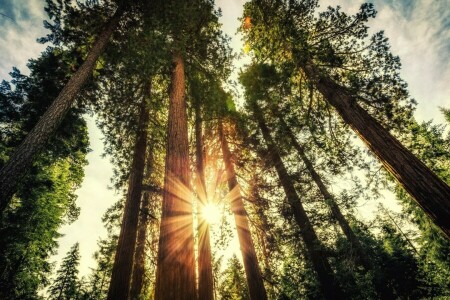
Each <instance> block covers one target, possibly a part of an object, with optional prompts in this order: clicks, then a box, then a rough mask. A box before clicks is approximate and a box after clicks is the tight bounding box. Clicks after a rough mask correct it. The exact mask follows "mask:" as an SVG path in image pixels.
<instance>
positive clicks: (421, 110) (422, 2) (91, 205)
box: [0, 0, 450, 274]
mask: <svg viewBox="0 0 450 300" xmlns="http://www.w3.org/2000/svg"><path fill="white" fill-rule="evenodd" d="M244 2H245V1H241V0H220V1H217V4H218V6H220V7H221V8H222V12H223V17H222V20H221V21H222V23H223V24H224V31H225V32H226V33H227V34H228V35H230V36H231V37H232V46H233V47H234V49H235V51H240V50H241V49H242V44H241V42H240V38H239V37H238V36H235V33H236V29H237V27H238V26H239V23H238V21H237V18H238V17H240V16H241V13H242V4H243V3H244ZM371 2H373V3H374V4H375V7H376V9H377V10H378V16H377V18H376V19H375V20H371V21H370V23H369V24H370V26H371V31H372V32H375V31H379V30H385V32H386V35H387V36H388V37H389V38H390V42H391V45H392V52H393V53H394V54H396V55H399V56H400V58H401V61H402V64H403V68H402V71H401V74H402V76H403V78H404V79H405V80H406V82H408V84H409V90H410V93H411V95H412V97H414V98H415V99H416V100H417V101H418V103H419V105H418V109H417V112H416V117H417V119H418V120H420V121H425V120H430V119H434V120H435V121H436V122H438V123H443V122H444V119H443V117H442V115H441V114H440V112H439V106H444V107H447V108H450V60H449V56H450V9H449V7H450V0H434V1H433V0H412V1H398V0H374V1H371ZM320 3H321V6H322V7H323V8H324V7H326V6H327V5H338V4H339V5H341V6H342V8H343V10H344V11H346V12H349V13H354V12H356V10H357V9H358V7H359V6H360V5H361V3H362V1H356V0H323V1H320ZM43 4H44V1H43V0H0V13H1V14H4V15H6V16H8V17H11V18H12V19H13V20H14V21H12V20H11V19H9V18H7V17H4V16H2V15H0V80H1V79H6V80H9V79H10V78H9V75H8V73H9V72H10V71H11V68H12V67H13V66H16V67H18V68H19V69H20V70H21V71H22V72H23V73H28V70H27V68H26V64H27V60H28V59H29V58H35V57H37V56H38V55H39V53H40V52H41V51H42V50H43V49H44V48H45V45H41V44H38V43H37V42H36V39H37V38H39V37H41V36H44V35H45V33H46V31H45V29H44V28H43V26H42V21H43V19H44V18H45V17H46V16H45V12H44V10H43ZM240 63H242V62H240ZM88 125H89V137H90V141H91V148H92V152H91V153H89V154H88V160H89V166H87V168H86V177H85V179H84V182H83V185H82V187H81V189H80V190H79V191H78V192H77V194H78V196H79V197H78V204H79V206H80V207H81V209H82V210H81V215H80V218H79V220H77V221H76V222H75V223H73V224H71V225H69V226H65V227H64V228H62V230H61V232H62V233H63V234H65V236H64V237H63V238H61V240H60V245H61V246H60V250H59V253H58V255H57V256H55V257H54V259H55V260H59V259H60V257H61V256H63V255H64V254H65V253H66V252H67V251H68V249H69V248H70V247H71V246H72V245H73V243H75V242H76V241H79V242H80V250H81V255H82V263H81V273H82V274H87V273H88V272H89V267H93V266H94V265H93V263H94V262H93V260H92V254H93V252H94V251H95V250H96V242H97V240H98V238H99V236H102V235H104V234H105V231H104V229H103V226H102V224H101V220H100V219H101V216H102V215H103V213H104V212H105V210H106V209H107V208H108V207H109V206H110V205H112V204H113V203H114V202H115V201H117V200H118V195H116V194H115V193H114V191H112V190H110V189H108V188H107V186H108V185H109V179H110V178H111V176H112V166H111V165H110V163H109V162H108V160H107V159H105V158H101V154H102V153H103V146H102V141H101V138H102V135H101V133H100V131H99V130H98V129H97V128H96V127H95V121H94V120H93V119H92V118H88Z"/></svg>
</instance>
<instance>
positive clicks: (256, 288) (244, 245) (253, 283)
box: [218, 118, 267, 299]
mask: <svg viewBox="0 0 450 300" xmlns="http://www.w3.org/2000/svg"><path fill="white" fill-rule="evenodd" d="M222 122H223V121H222V119H221V118H219V124H218V131H219V139H220V143H221V146H222V155H223V161H224V163H225V169H226V172H227V179H228V189H229V193H230V196H229V197H230V202H231V203H230V205H231V210H232V211H233V214H234V219H235V222H236V229H237V234H238V238H239V245H240V248H241V252H242V258H243V260H244V268H245V274H246V278H247V284H248V289H249V292H250V298H251V299H267V294H266V289H265V287H264V282H263V279H262V276H261V270H260V268H259V264H258V257H257V256H256V251H255V246H254V245H253V240H252V236H251V232H250V226H249V224H248V219H247V212H246V210H245V207H244V202H243V200H242V196H241V191H240V187H239V183H238V181H237V178H236V172H235V170H234V165H233V161H232V154H231V152H230V149H229V147H228V142H227V140H226V137H225V133H224V128H223V124H222Z"/></svg>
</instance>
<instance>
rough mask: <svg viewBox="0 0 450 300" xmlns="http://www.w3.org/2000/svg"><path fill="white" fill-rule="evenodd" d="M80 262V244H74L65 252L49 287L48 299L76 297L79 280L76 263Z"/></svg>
mask: <svg viewBox="0 0 450 300" xmlns="http://www.w3.org/2000/svg"><path fill="white" fill-rule="evenodd" d="M79 264H80V245H79V243H75V245H73V246H72V248H70V250H69V252H67V255H66V257H65V258H64V259H63V260H62V263H61V266H60V267H59V270H58V272H57V273H56V275H57V276H56V278H55V280H54V282H53V284H52V286H51V287H50V289H49V299H56V300H63V299H67V300H69V299H70V300H72V299H78V295H79V293H80V290H79V289H80V281H79V279H78V265H79Z"/></svg>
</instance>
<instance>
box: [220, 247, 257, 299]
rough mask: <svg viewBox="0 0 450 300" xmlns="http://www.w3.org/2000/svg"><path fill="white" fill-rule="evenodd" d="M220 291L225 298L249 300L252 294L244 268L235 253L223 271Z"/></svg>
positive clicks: (221, 296)
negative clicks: (250, 293)
mask: <svg viewBox="0 0 450 300" xmlns="http://www.w3.org/2000/svg"><path fill="white" fill-rule="evenodd" d="M218 293H219V295H220V299H223V300H248V299H250V295H249V292H248V287H247V283H246V280H245V274H244V269H243V268H242V264H241V263H240V261H239V259H238V258H237V256H236V255H235V254H234V255H233V256H232V257H231V258H230V260H229V261H228V266H227V268H226V269H225V270H224V271H223V272H222V274H221V278H220V280H219V284H218Z"/></svg>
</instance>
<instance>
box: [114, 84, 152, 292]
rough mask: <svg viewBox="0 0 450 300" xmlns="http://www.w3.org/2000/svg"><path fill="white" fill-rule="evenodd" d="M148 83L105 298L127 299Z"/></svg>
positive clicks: (137, 215)
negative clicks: (106, 296)
mask: <svg viewBox="0 0 450 300" xmlns="http://www.w3.org/2000/svg"><path fill="white" fill-rule="evenodd" d="M150 89H151V83H150V82H149V86H148V90H147V93H146V95H145V96H144V100H143V102H142V106H141V108H140V113H139V121H138V128H137V134H136V141H135V144H134V153H133V161H132V162H131V172H130V178H129V182H128V193H127V198H126V200H125V207H124V212H123V217H122V225H121V228H120V234H119V240H118V243H117V248H116V255H115V258H114V264H113V268H112V273H111V281H110V284H109V290H108V298H107V299H108V300H124V299H128V295H129V289H130V280H131V271H132V267H133V256H134V249H135V245H136V235H137V229H138V228H137V227H138V220H139V206H140V203H141V196H142V180H143V178H144V166H145V152H146V151H145V150H146V147H147V134H148V133H147V128H148V123H149V103H148V102H149V101H148V98H149V97H150Z"/></svg>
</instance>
